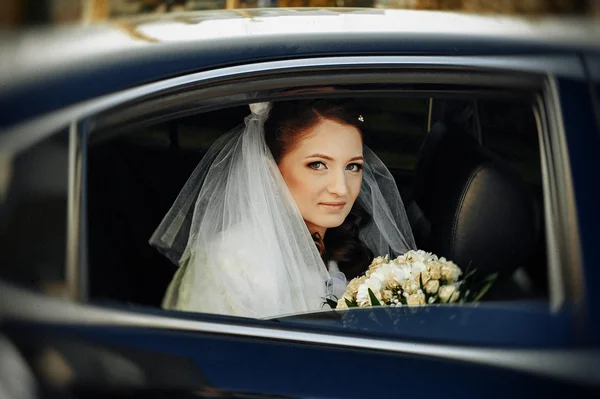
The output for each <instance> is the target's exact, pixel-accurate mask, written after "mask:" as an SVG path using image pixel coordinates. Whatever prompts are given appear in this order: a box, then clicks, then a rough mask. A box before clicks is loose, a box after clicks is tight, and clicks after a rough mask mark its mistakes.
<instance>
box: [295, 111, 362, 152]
mask: <svg viewBox="0 0 600 399" xmlns="http://www.w3.org/2000/svg"><path fill="white" fill-rule="evenodd" d="M362 146H363V142H362V136H361V134H360V131H359V130H358V129H357V128H356V127H354V126H352V125H347V124H343V123H340V122H337V121H335V120H332V119H323V120H322V121H321V122H319V123H318V124H316V125H315V126H314V127H312V128H311V129H309V130H308V132H307V133H306V134H304V135H303V137H302V138H301V139H300V140H299V141H298V142H297V143H296V146H295V148H294V150H295V151H300V152H311V151H314V152H315V153H323V154H324V155H329V156H333V155H336V154H338V155H346V154H347V153H350V152H351V153H352V154H351V156H357V155H362Z"/></svg>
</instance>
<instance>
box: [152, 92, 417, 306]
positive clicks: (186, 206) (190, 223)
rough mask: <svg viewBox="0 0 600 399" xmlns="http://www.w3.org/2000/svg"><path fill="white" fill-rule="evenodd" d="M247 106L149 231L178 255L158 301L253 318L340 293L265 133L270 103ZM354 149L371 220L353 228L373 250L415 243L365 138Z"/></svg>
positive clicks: (165, 251) (393, 250) (155, 240)
mask: <svg viewBox="0 0 600 399" xmlns="http://www.w3.org/2000/svg"><path fill="white" fill-rule="evenodd" d="M251 110H252V113H251V114H250V115H249V116H248V117H246V119H245V124H244V125H242V126H239V127H238V128H236V129H234V130H233V131H231V132H229V133H227V134H226V135H225V136H223V137H222V138H220V139H219V140H217V141H216V142H215V144H213V145H212V147H211V148H210V149H209V151H208V152H207V154H206V155H205V156H204V158H203V159H202V161H201V162H200V164H199V165H198V166H197V167H196V169H195V170H194V172H193V173H192V175H191V176H190V178H189V179H188V181H187V182H186V184H185V186H184V187H183V189H182V191H181V193H180V194H179V196H178V197H177V199H176V201H175V203H174V204H173V206H172V207H171V209H170V210H169V212H168V213H167V215H166V216H165V218H164V219H163V221H162V222H161V224H160V225H159V226H158V228H157V229H156V231H155V232H154V234H153V235H152V237H151V238H150V244H151V245H153V246H155V247H156V248H158V249H159V250H160V251H161V252H162V253H163V254H164V255H165V256H167V257H168V258H169V259H170V260H171V261H172V262H173V263H175V264H178V265H179V269H178V270H177V272H176V274H175V276H174V278H173V280H172V282H171V284H170V285H169V288H168V290H167V293H166V295H165V298H164V301H163V307H165V308H169V309H179V310H188V311H197V312H206V313H219V314H229V315H238V316H246V317H257V318H262V317H270V316H276V315H283V314H291V313H298V312H307V311H316V310H319V309H321V308H322V306H323V303H324V300H325V297H326V296H328V295H332V294H337V296H339V295H340V290H341V293H343V289H344V288H345V284H341V283H340V279H341V280H342V281H343V282H344V283H345V280H343V275H342V276H340V273H339V272H334V271H333V270H332V273H331V274H330V272H329V271H328V269H327V267H326V266H325V264H324V263H323V260H322V259H321V257H320V255H319V252H318V250H317V247H316V245H315V243H314V240H313V238H312V237H311V235H310V233H309V231H308V228H307V227H306V224H305V222H304V220H303V219H302V216H301V214H300V211H299V210H298V207H297V206H296V204H295V202H294V200H293V198H292V195H291V193H290V191H289V190H288V188H287V186H286V184H285V182H284V180H283V177H282V176H281V174H280V172H279V168H278V167H277V164H276V163H275V160H274V159H273V156H272V155H271V153H270V151H269V149H268V147H267V145H266V143H265V139H264V122H265V120H266V118H267V117H268V113H269V110H270V104H269V103H259V104H252V105H251ZM363 155H364V158H365V166H364V168H363V183H362V186H361V191H360V194H359V197H358V201H359V203H360V205H361V206H363V208H364V209H365V210H366V211H367V212H368V213H369V214H370V215H371V216H372V218H373V220H372V222H370V224H369V225H368V226H367V227H366V228H364V229H363V230H362V231H361V232H360V238H361V239H362V240H363V242H365V244H366V245H367V246H368V247H369V248H370V249H371V250H372V251H373V253H374V254H375V256H377V255H385V254H389V255H391V256H395V255H399V254H401V253H404V252H406V251H408V250H410V249H415V244H414V239H413V235H412V232H411V229H410V225H409V222H408V218H407V216H406V213H405V211H404V205H403V203H402V199H401V198H400V194H399V193H398V189H397V187H396V184H395V182H394V179H393V177H392V176H391V174H390V172H389V171H388V170H387V168H386V167H385V165H384V164H383V162H381V160H380V159H379V158H378V157H377V156H376V155H375V154H374V153H373V152H372V151H370V150H369V149H368V148H366V147H365V149H364V154H363ZM366 266H367V265H365V268H366ZM340 286H341V287H340ZM332 291H333V292H332Z"/></svg>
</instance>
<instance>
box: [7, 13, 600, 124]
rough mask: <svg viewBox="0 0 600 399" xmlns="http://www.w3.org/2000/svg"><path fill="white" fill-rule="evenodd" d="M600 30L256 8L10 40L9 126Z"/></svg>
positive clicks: (517, 48)
mask: <svg viewBox="0 0 600 399" xmlns="http://www.w3.org/2000/svg"><path fill="white" fill-rule="evenodd" d="M598 25H599V24H597V23H595V21H593V20H588V19H584V18H579V17H569V18H567V17H561V18H558V17H543V18H542V17H536V18H533V17H530V18H525V17H514V16H513V17H510V16H493V15H488V16H482V15H474V14H464V13H454V12H441V11H417V10H384V9H339V8H336V9H255V10H220V11H197V12H182V13H169V14H152V15H145V16H139V17H134V18H122V19H116V20H111V21H107V22H106V23H102V24H95V25H77V26H62V27H47V28H36V29H30V30H25V31H20V32H13V33H4V34H2V35H0V81H2V82H3V84H2V90H1V91H0V110H2V111H0V112H2V114H1V118H0V128H2V127H5V126H7V125H11V124H15V123H18V122H19V121H21V120H24V119H25V118H28V117H31V116H33V115H35V114H39V113H44V112H48V111H51V110H53V109H57V108H61V107H65V106H68V105H70V104H73V103H75V102H79V101H83V100H86V99H89V98H94V97H97V96H99V95H102V94H107V93H110V92H114V91H118V90H122V89H125V88H128V87H132V86H135V85H139V84H143V83H146V82H151V81H156V80H159V79H163V78H166V77H169V76H177V75H180V74H183V73H188V72H193V71H199V70H203V69H207V68H214V67H218V66H225V65H235V64H240V63H249V62H257V61H265V60H277V59H289V58H290V57H298V58H302V57H304V58H305V57H320V56H332V55H378V54H385V55H390V54H396V55H400V54H429V55H474V54H477V55H482V54H485V55H493V54H536V53H537V54H548V53H557V52H559V53H560V52H570V53H572V52H574V51H592V52H597V51H598V49H599V46H600V27H599V26H598ZM49 96H53V98H48V97H49ZM32 99H35V101H33V102H32ZM26 104H28V105H27V106H26Z"/></svg>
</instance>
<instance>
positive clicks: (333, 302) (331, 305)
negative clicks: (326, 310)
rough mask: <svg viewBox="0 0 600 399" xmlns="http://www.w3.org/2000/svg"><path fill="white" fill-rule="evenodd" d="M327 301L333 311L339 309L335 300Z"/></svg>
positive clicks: (328, 299)
mask: <svg viewBox="0 0 600 399" xmlns="http://www.w3.org/2000/svg"><path fill="white" fill-rule="evenodd" d="M325 300H326V301H327V304H328V305H329V306H330V307H331V309H335V308H336V307H337V302H336V301H334V300H333V299H330V298H327V299H325Z"/></svg>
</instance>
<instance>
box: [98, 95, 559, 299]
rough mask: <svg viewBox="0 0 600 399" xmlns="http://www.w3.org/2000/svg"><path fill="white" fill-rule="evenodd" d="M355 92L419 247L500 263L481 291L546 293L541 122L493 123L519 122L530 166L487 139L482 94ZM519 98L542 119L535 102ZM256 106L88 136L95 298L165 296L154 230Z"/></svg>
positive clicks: (509, 295)
mask: <svg viewBox="0 0 600 399" xmlns="http://www.w3.org/2000/svg"><path fill="white" fill-rule="evenodd" d="M357 101H359V102H361V104H363V105H364V110H365V118H366V119H370V120H371V121H372V123H367V124H366V127H365V132H364V133H365V141H366V144H367V145H369V146H370V147H371V148H372V149H373V150H374V151H375V152H376V153H377V154H378V155H379V156H380V157H381V158H382V160H384V162H386V165H388V167H389V169H390V171H391V172H392V174H393V175H394V177H395V179H396V182H397V185H398V187H399V190H400V191H401V194H402V196H403V199H404V203H405V207H406V210H407V214H408V216H409V219H410V221H411V224H412V227H413V231H414V235H415V240H416V243H417V246H418V248H420V249H424V250H427V251H431V252H433V253H436V254H438V255H440V256H445V257H447V258H449V259H451V260H453V261H455V262H456V263H457V264H458V265H460V266H461V267H462V268H463V270H464V269H465V268H468V269H471V268H472V269H475V270H476V271H477V273H478V275H480V276H485V275H489V274H491V273H498V274H499V277H498V279H497V280H496V282H495V283H494V284H493V285H492V289H491V290H490V292H488V294H487V295H486V296H485V297H484V298H483V300H519V299H532V298H533V299H539V298H544V297H546V296H547V289H546V286H547V282H546V272H545V269H546V260H545V240H544V226H543V213H542V209H543V203H542V195H541V181H540V179H539V177H538V178H534V179H531V178H528V177H527V176H529V175H531V174H533V175H534V176H539V175H540V173H539V172H538V171H535V172H534V173H530V172H531V171H530V170H528V169H532V168H533V169H535V168H538V169H539V168H540V163H539V145H538V144H537V127H536V125H535V123H534V122H531V123H530V124H529V125H527V126H516V127H515V126H511V120H514V119H511V118H510V114H507V115H503V116H502V118H499V119H497V120H499V121H500V126H498V123H496V125H494V124H493V123H492V124H491V125H494V126H492V127H491V128H490V129H492V128H493V129H495V131H494V134H495V135H496V136H498V135H499V137H500V138H499V139H497V140H496V141H499V142H504V141H509V142H510V140H511V137H514V136H515V134H514V133H515V132H514V131H511V129H513V130H515V131H516V130H518V131H519V132H520V133H519V134H522V135H524V136H528V140H529V143H533V146H534V147H535V146H538V147H537V148H533V150H532V151H533V154H536V153H537V154H538V155H537V156H538V158H537V159H536V158H535V157H534V159H532V160H529V163H528V166H527V168H525V171H523V168H519V167H518V165H519V163H518V160H515V159H512V158H511V155H513V154H511V153H510V152H511V151H510V147H511V145H512V143H510V144H509V151H508V156H506V155H504V156H503V154H502V153H500V151H494V150H493V146H492V145H491V144H490V145H488V146H486V145H485V143H486V142H488V143H493V140H492V139H490V140H487V139H486V137H487V136H486V131H485V128H486V125H485V123H482V121H485V119H486V115H484V114H485V111H486V110H485V107H483V106H481V104H483V103H484V102H485V101H483V102H480V103H479V104H480V106H479V107H478V106H477V105H478V101H477V100H475V99H468V100H465V99H456V100H454V99H439V100H437V99H431V100H428V99H401V100H398V99H389V98H386V99H358V100H357ZM488 103H490V102H489V101H488ZM510 103H511V100H504V101H500V102H499V103H498V104H499V105H495V104H494V103H493V102H491V103H490V104H491V105H490V106H488V107H487V108H488V110H487V112H488V114H489V115H495V114H496V113H497V112H498V110H499V109H502V106H504V107H505V108H506V104H510ZM518 104H519V105H518V107H520V108H523V109H524V111H522V112H526V113H527V112H528V113H530V114H531V115H530V116H529V119H530V120H531V121H533V108H532V106H531V104H532V103H531V102H527V101H523V102H521V103H518ZM509 108H510V107H509ZM513 108H514V107H513ZM507 112H510V109H509V111H507ZM247 113H248V109H247V106H237V107H230V108H224V109H220V110H217V111H212V112H211V113H208V114H197V115H192V116H188V117H184V118H180V119H177V120H171V121H167V122H163V123H158V124H155V125H153V126H150V127H143V128H140V129H137V130H136V129H133V130H131V129H130V130H129V131H127V132H125V133H122V134H118V135H111V136H109V137H108V138H106V139H104V140H98V141H97V142H92V143H91V144H90V147H89V152H88V175H87V215H88V219H87V225H88V237H87V242H88V262H89V279H88V281H89V287H88V288H89V296H90V299H91V300H92V301H101V302H107V301H108V302H112V301H117V302H119V303H123V302H125V303H131V304H137V305H148V306H160V303H161V300H162V296H163V295H164V292H165V290H166V287H167V285H168V283H169V282H170V280H171V278H172V276H173V273H174V272H175V270H176V265H174V264H172V263H171V262H170V261H169V260H168V259H167V258H165V257H164V256H162V255H161V254H160V253H159V252H158V251H157V250H155V249H154V248H152V247H151V246H150V245H149V244H148V239H149V237H150V236H151V234H152V233H153V231H154V229H155V228H156V227H157V226H158V224H159V223H160V221H161V219H162V217H163V216H164V215H165V213H166V212H167V211H168V209H169V208H170V206H171V205H172V203H173V201H174V200H175V198H176V196H177V195H178V194H179V191H180V189H181V188H182V186H183V184H184V183H185V181H186V180H187V178H188V176H189V174H190V173H191V172H192V170H193V169H194V167H195V166H196V165H197V164H198V162H199V161H200V159H201V158H202V156H203V155H204V151H205V150H206V149H207V148H208V147H209V146H210V144H211V143H212V141H213V140H214V139H215V138H216V137H218V136H219V135H220V134H224V133H226V132H227V131H228V130H230V129H231V128H233V127H235V126H236V125H237V124H238V123H239V122H240V121H243V118H244V117H245V116H246V115H247ZM489 115H488V116H489ZM395 116H396V117H395ZM488 119H489V118H488ZM519 120H521V118H519ZM503 129H504V131H502V130H503ZM490 147H492V148H490ZM390 149H393V150H390ZM396 149H397V150H396ZM513 158H514V156H513ZM515 165H516V166H515ZM520 169H521V170H520Z"/></svg>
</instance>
